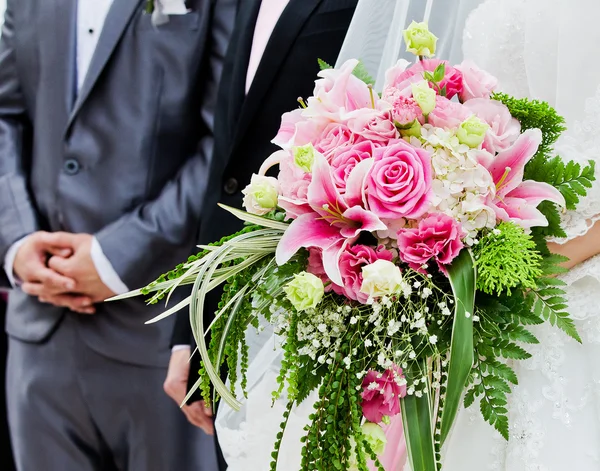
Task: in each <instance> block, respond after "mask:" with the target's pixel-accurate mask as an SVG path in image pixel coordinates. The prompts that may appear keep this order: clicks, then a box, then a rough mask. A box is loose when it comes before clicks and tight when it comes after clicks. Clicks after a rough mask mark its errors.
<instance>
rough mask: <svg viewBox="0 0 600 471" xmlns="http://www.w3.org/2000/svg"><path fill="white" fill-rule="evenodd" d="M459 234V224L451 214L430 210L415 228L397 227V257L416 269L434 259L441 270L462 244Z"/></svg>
mask: <svg viewBox="0 0 600 471" xmlns="http://www.w3.org/2000/svg"><path fill="white" fill-rule="evenodd" d="M462 236H463V231H462V228H461V226H460V224H459V223H458V222H457V221H455V220H454V219H453V218H451V217H450V216H447V215H445V214H443V213H434V214H431V215H430V216H428V217H427V218H425V219H423V220H421V221H420V222H419V224H418V226H417V227H416V228H414V229H401V230H400V232H399V233H398V250H399V252H400V258H401V259H402V261H404V262H405V263H408V264H409V265H410V267H411V268H413V269H414V270H417V271H422V269H421V267H422V266H423V265H425V264H426V263H427V262H429V261H430V260H431V259H434V260H435V261H436V262H437V263H438V265H439V267H440V269H441V270H442V271H443V270H444V265H448V264H450V263H451V262H452V260H454V259H455V258H456V256H457V255H458V254H459V253H460V251H461V250H462V248H463V247H464V245H463V243H462V241H461V237H462Z"/></svg>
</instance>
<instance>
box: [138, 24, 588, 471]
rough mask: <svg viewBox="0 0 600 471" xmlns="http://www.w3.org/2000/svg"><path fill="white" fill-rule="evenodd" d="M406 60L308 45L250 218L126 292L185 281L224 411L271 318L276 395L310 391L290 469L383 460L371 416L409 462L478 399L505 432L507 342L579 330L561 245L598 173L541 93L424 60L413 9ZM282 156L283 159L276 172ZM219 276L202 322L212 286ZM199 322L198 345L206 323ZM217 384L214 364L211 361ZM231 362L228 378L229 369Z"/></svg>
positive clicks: (424, 466)
mask: <svg viewBox="0 0 600 471" xmlns="http://www.w3.org/2000/svg"><path fill="white" fill-rule="evenodd" d="M405 39H406V43H407V45H408V49H409V51H412V52H414V53H415V55H416V56H417V57H418V60H417V61H416V62H415V63H413V64H409V63H408V62H406V61H400V62H398V64H397V65H396V66H395V67H393V68H391V69H390V70H388V72H387V75H386V83H385V86H384V88H383V92H382V93H381V94H378V93H376V92H375V91H374V88H373V85H374V83H373V81H372V80H371V78H370V77H369V76H368V74H367V73H366V71H365V69H364V67H363V66H362V65H361V63H360V62H359V61H356V60H350V61H348V62H346V63H345V64H344V65H342V66H341V67H340V68H339V69H333V68H330V67H329V66H328V65H327V64H325V63H322V62H321V67H322V71H321V72H320V74H319V79H318V80H317V81H316V85H315V90H314V95H313V96H312V97H310V98H308V99H307V100H306V101H305V100H302V99H300V100H299V101H300V107H299V108H298V109H297V110H294V111H292V112H290V113H287V114H285V115H284V116H283V118H282V125H281V129H280V131H279V133H278V135H277V136H276V138H275V139H274V141H273V142H274V143H276V144H277V145H278V146H279V147H280V148H281V150H279V151H278V152H276V153H275V154H273V155H272V156H270V157H269V158H268V159H267V160H266V161H265V163H264V165H263V166H262V168H261V169H260V171H259V172H258V174H256V175H254V176H253V177H252V181H251V183H250V185H249V186H248V187H247V188H246V189H245V190H244V192H243V193H244V207H245V211H242V210H238V209H233V208H225V209H226V210H228V211H230V212H232V213H233V214H234V215H236V216H237V217H239V218H240V219H241V220H243V221H245V222H246V223H247V224H246V227H245V228H244V230H242V231H241V232H239V233H237V234H233V235H231V236H229V237H226V238H224V239H223V240H221V241H219V242H217V243H214V244H212V245H210V246H205V247H202V249H203V251H202V252H201V253H200V254H199V255H197V256H194V257H192V258H190V260H189V261H188V262H187V263H185V264H182V265H181V266H180V267H177V269H176V270H174V271H173V272H171V273H169V274H166V275H165V276H163V277H162V278H161V279H159V280H157V281H156V282H155V283H153V284H152V285H150V286H149V287H147V288H145V289H144V290H141V291H140V292H138V293H136V294H140V293H143V294H148V293H151V292H152V293H155V294H154V297H153V298H152V301H153V302H156V301H158V300H159V299H162V298H163V297H164V296H166V295H167V294H168V293H170V292H172V291H173V290H174V289H175V288H176V287H178V286H180V285H182V284H193V290H192V294H191V296H190V297H189V298H188V299H187V300H185V301H184V302H182V303H180V304H179V305H177V306H174V307H173V308H171V309H169V310H168V311H167V312H165V314H163V315H162V316H161V317H160V318H163V317H165V316H167V315H170V314H172V313H173V312H175V311H177V310H180V309H182V308H184V307H186V306H188V305H189V306H190V318H191V323H192V326H193V331H194V335H195V337H196V340H197V343H198V348H199V351H200V354H201V357H202V370H201V378H200V380H199V382H198V384H197V386H198V387H200V388H201V390H202V392H203V394H204V398H205V400H206V401H207V402H213V401H215V400H217V399H218V398H221V399H222V400H224V401H226V402H227V403H228V404H229V405H230V406H231V407H233V408H234V409H236V408H239V407H240V403H239V402H238V399H237V398H236V395H237V393H238V392H239V391H237V390H236V385H239V386H238V389H241V393H242V394H244V392H245V388H246V381H245V374H246V371H247V368H248V362H249V358H248V346H247V344H246V333H247V330H248V329H249V328H252V326H254V327H256V328H258V326H259V320H261V319H264V320H266V321H268V322H270V323H271V324H273V325H274V326H275V328H276V332H277V334H278V338H279V340H280V342H281V348H282V349H283V350H284V359H283V362H282V364H281V370H280V374H279V379H278V383H279V389H278V390H277V391H274V393H273V394H274V397H273V398H265V401H268V400H272V399H277V398H279V397H281V396H284V397H285V398H286V400H287V401H288V412H287V413H286V414H285V417H284V418H283V422H282V425H281V433H280V434H279V435H278V436H277V441H276V443H274V452H273V464H272V469H273V470H275V469H276V466H277V459H278V452H279V446H280V444H281V440H282V437H283V434H284V433H285V428H286V424H287V417H288V415H289V411H291V410H292V408H294V406H295V405H296V404H298V403H300V402H302V401H304V400H305V399H306V398H307V397H308V395H309V394H310V393H311V392H312V391H315V390H318V393H319V399H318V401H317V402H316V404H315V408H314V413H313V414H312V415H311V416H310V424H309V425H308V426H307V428H306V436H305V438H304V449H303V452H302V470H307V471H308V470H346V469H358V470H361V471H364V470H367V469H368V467H369V466H375V468H376V469H379V470H383V469H384V468H383V466H382V465H381V462H380V460H379V456H381V453H382V452H383V449H384V447H385V446H387V447H399V446H401V445H402V444H398V443H387V445H386V443H385V442H386V437H385V433H384V432H383V428H382V427H383V426H384V425H385V424H387V423H389V422H390V420H394V416H398V417H401V419H402V423H403V427H404V435H405V438H406V447H407V450H408V457H409V459H410V461H411V465H412V469H413V471H421V470H423V471H433V470H438V469H440V466H441V464H440V463H441V455H440V453H441V447H442V445H443V444H444V442H445V440H446V439H447V437H448V435H449V432H450V429H451V427H452V424H453V421H454V419H455V417H456V415H457V412H458V410H459V408H460V406H461V403H462V402H463V401H464V405H465V406H466V407H468V406H470V405H471V404H473V403H474V402H475V400H477V401H478V402H479V405H480V409H481V412H482V414H483V416H484V418H485V419H486V420H487V421H488V422H489V423H490V424H491V425H493V426H494V427H495V428H496V429H497V430H498V432H499V433H501V434H502V435H503V436H504V437H505V438H507V439H508V418H507V409H506V405H507V395H508V394H510V391H511V386H510V385H511V384H514V383H516V382H517V378H516V375H515V373H514V372H513V370H512V369H511V367H510V366H509V365H508V364H507V362H506V360H522V359H526V358H528V357H529V356H530V355H529V353H527V350H526V345H527V344H533V343H537V342H538V341H537V339H536V338H535V336H534V335H533V334H532V333H531V332H530V331H529V330H528V326H531V325H535V324H540V323H543V322H550V323H551V324H553V325H556V326H557V327H558V328H560V329H562V330H564V331H565V332H566V334H567V335H569V336H571V337H573V338H575V339H576V340H578V341H580V339H579V336H578V334H577V332H576V329H575V327H574V324H573V322H572V320H571V319H570V317H569V315H568V313H567V312H566V309H567V306H566V302H565V299H564V292H563V290H562V288H561V286H562V284H563V283H562V282H561V281H559V280H558V279H557V278H556V277H555V275H556V274H558V273H561V272H562V269H561V268H560V263H562V262H564V259H562V258H561V257H559V256H556V255H552V254H551V253H550V252H549V250H548V248H547V245H546V238H547V237H550V236H554V237H560V236H561V235H564V233H563V231H562V229H561V224H560V211H562V210H564V209H574V207H575V206H576V204H577V203H578V201H579V198H580V197H581V196H584V195H585V194H586V188H589V187H590V186H591V183H592V181H593V178H594V177H593V174H594V169H593V164H592V163H590V165H589V166H588V167H585V168H581V167H580V166H579V165H577V164H575V163H565V162H563V161H562V160H561V159H560V158H559V157H554V156H553V154H552V145H553V143H554V142H555V141H556V140H557V139H558V137H559V136H560V133H561V132H562V131H563V130H564V128H563V119H562V118H561V117H560V116H558V115H557V114H556V112H555V111H554V110H553V109H552V108H551V107H549V106H548V105H547V104H545V103H541V102H537V101H530V100H525V99H516V98H513V97H511V96H508V95H505V94H502V93H497V92H496V91H495V87H496V79H495V78H494V77H492V76H491V75H489V74H488V73H486V72H485V71H483V70H480V69H479V68H477V67H476V66H475V65H474V64H472V63H469V62H464V63H463V64H461V65H457V66H453V65H451V64H449V63H448V62H445V61H441V60H436V59H432V58H431V57H432V56H433V53H434V51H435V42H436V38H435V36H433V35H432V34H431V33H429V31H428V30H427V29H426V25H424V24H416V23H414V24H413V25H411V27H410V28H409V29H408V30H407V31H406V32H405ZM276 165H278V167H279V171H278V174H277V176H272V175H273V174H272V173H270V172H272V170H273V168H274V166H276ZM222 283H225V287H224V291H223V296H222V300H221V303H220V305H219V309H218V312H217V313H216V316H215V319H214V321H213V322H212V324H211V325H210V326H206V325H204V316H203V304H204V300H205V296H206V294H207V292H208V291H210V290H212V289H215V288H216V287H217V286H219V285H221V284H222ZM207 330H210V333H211V340H210V343H209V344H208V345H207V343H206V342H205V340H204V338H205V333H206V331H207ZM224 364H226V365H227V366H228V369H229V373H230V385H231V386H230V387H227V386H226V385H225V384H224V383H223V382H222V380H221V379H220V377H219V371H220V369H221V367H222V365H224ZM238 376H239V377H238Z"/></svg>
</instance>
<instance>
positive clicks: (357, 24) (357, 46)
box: [337, 0, 483, 89]
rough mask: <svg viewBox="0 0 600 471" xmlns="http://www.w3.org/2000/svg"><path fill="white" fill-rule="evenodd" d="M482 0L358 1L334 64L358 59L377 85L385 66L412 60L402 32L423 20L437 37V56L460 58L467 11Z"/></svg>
mask: <svg viewBox="0 0 600 471" xmlns="http://www.w3.org/2000/svg"><path fill="white" fill-rule="evenodd" d="M482 1H483V0H359V2H358V6H357V7H356V13H355V14H354V18H353V20H352V23H351V25H350V28H349V30H348V34H347V36H346V40H345V41H344V45H343V46H342V50H341V52H340V56H339V58H338V63H337V65H340V64H341V63H343V62H345V61H346V60H348V59H350V58H357V59H360V60H361V61H362V62H363V63H364V64H365V66H366V67H367V69H368V70H369V72H370V73H371V75H372V76H373V77H376V79H377V83H376V88H378V89H380V88H381V87H382V85H383V80H384V77H385V71H386V69H388V68H390V67H391V66H392V65H394V64H395V63H396V62H397V61H398V59H400V58H402V57H404V58H406V59H409V60H410V59H414V56H412V57H411V56H410V55H408V54H406V52H405V49H406V48H405V46H404V45H403V39H402V31H403V30H404V29H405V28H406V27H407V26H408V25H409V24H410V23H411V21H413V20H414V21H417V22H420V21H426V22H428V23H429V28H430V30H431V31H432V32H433V33H434V34H435V35H436V36H438V37H439V40H438V47H437V53H436V56H437V57H438V58H440V59H448V60H450V61H452V62H460V61H461V59H462V37H463V29H464V25H465V22H466V19H467V18H468V16H469V14H470V13H471V12H472V11H473V9H474V8H475V7H477V5H479V4H480V3H482Z"/></svg>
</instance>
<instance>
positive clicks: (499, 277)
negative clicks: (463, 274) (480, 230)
mask: <svg viewBox="0 0 600 471" xmlns="http://www.w3.org/2000/svg"><path fill="white" fill-rule="evenodd" d="M535 249H536V244H535V242H534V241H533V240H532V238H531V236H530V235H529V234H526V233H525V231H524V230H523V229H522V228H521V227H519V226H517V225H516V224H514V223H511V222H502V223H500V224H499V225H498V227H497V228H496V230H495V231H490V232H489V233H487V234H486V235H485V236H484V237H482V238H481V239H480V241H479V243H478V244H477V245H475V247H474V248H473V254H474V257H475V261H476V264H477V274H478V276H477V288H478V289H479V290H481V291H483V292H484V293H487V294H496V295H500V294H502V293H507V294H509V295H510V293H511V290H512V289H514V288H516V287H517V286H522V287H524V288H535V287H536V279H537V278H538V277H539V276H540V275H541V274H542V271H541V269H540V264H541V261H542V257H541V255H540V254H539V253H538V252H537V251H536V250H535Z"/></svg>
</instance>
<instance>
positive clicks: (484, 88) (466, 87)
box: [456, 60, 498, 101]
mask: <svg viewBox="0 0 600 471" xmlns="http://www.w3.org/2000/svg"><path fill="white" fill-rule="evenodd" d="M456 69H457V70H459V71H460V72H461V73H462V79H463V80H462V84H463V87H462V91H461V93H460V94H459V96H460V99H461V100H462V101H467V100H471V99H472V98H489V97H490V95H491V94H492V92H493V91H494V90H495V89H496V87H497V86H498V79H497V78H496V77H494V76H493V75H490V74H488V73H487V72H486V71H485V70H481V69H480V68H479V67H477V66H476V65H475V64H474V63H473V62H471V61H469V60H466V61H464V62H463V63H462V64H460V65H459V66H457V67H456Z"/></svg>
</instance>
